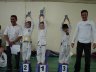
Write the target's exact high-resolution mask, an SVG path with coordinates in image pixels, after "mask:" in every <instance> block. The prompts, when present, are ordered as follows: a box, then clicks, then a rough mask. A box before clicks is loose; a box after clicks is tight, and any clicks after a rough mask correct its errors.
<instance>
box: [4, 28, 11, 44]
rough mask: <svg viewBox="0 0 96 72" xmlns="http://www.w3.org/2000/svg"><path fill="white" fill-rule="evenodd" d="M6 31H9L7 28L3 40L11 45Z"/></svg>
mask: <svg viewBox="0 0 96 72" xmlns="http://www.w3.org/2000/svg"><path fill="white" fill-rule="evenodd" d="M8 29H9V27H7V28H6V29H5V31H4V39H5V40H6V41H7V42H8V44H9V45H11V42H10V40H9V37H8Z"/></svg>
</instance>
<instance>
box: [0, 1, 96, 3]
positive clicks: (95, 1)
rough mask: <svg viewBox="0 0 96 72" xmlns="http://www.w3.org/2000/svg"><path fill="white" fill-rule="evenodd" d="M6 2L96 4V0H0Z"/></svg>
mask: <svg viewBox="0 0 96 72" xmlns="http://www.w3.org/2000/svg"><path fill="white" fill-rule="evenodd" d="M0 1H7V2H22V1H26V2H27V1H29V2H67V3H88V4H96V0H0Z"/></svg>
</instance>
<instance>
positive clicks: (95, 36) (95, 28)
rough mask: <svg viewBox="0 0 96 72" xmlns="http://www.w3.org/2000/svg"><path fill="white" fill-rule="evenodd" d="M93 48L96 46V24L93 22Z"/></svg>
mask: <svg viewBox="0 0 96 72" xmlns="http://www.w3.org/2000/svg"><path fill="white" fill-rule="evenodd" d="M92 36H93V48H96V25H95V23H94V22H92Z"/></svg>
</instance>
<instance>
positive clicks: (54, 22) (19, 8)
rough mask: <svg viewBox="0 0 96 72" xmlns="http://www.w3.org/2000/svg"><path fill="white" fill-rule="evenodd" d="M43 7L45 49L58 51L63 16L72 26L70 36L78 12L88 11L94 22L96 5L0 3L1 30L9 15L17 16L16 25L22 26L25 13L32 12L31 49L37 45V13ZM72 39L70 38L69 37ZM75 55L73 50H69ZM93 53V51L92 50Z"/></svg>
mask: <svg viewBox="0 0 96 72" xmlns="http://www.w3.org/2000/svg"><path fill="white" fill-rule="evenodd" d="M43 7H45V8H46V20H47V24H48V29H47V49H51V50H53V51H59V48H60V40H61V32H60V26H61V23H62V21H63V19H64V15H66V14H67V15H68V16H69V19H70V22H71V25H72V35H73V33H74V30H75V27H76V23H77V22H78V21H79V20H81V17H80V11H81V10H82V9H87V10H88V11H89V19H92V20H94V21H96V15H95V14H96V8H95V7H96V4H82V3H63V2H0V25H2V28H3V30H4V29H5V27H6V26H7V25H9V24H10V15H12V14H16V15H17V16H18V22H17V23H18V24H20V25H24V17H25V13H27V12H28V11H30V10H31V11H32V18H33V21H34V25H35V27H34V31H33V35H32V40H33V49H35V48H36V45H37V34H38V33H37V24H38V16H39V11H40V9H42V8H43ZM71 38H72V37H71ZM71 51H72V52H73V53H75V48H73V49H72V48H71ZM92 51H93V50H92Z"/></svg>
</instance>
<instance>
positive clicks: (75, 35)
mask: <svg viewBox="0 0 96 72" xmlns="http://www.w3.org/2000/svg"><path fill="white" fill-rule="evenodd" d="M78 31H79V28H78V24H77V27H76V29H75V33H74V36H73V39H72V44H71V46H72V48H73V47H74V43H75V41H76V39H77V35H78Z"/></svg>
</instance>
